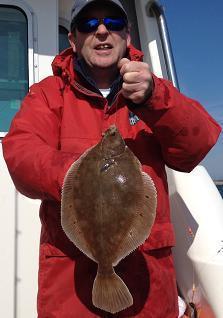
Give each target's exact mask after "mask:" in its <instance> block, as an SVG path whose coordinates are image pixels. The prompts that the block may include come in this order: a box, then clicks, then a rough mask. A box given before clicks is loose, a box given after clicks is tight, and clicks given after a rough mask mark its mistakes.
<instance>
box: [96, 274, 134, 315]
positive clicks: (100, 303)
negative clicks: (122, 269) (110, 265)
mask: <svg viewBox="0 0 223 318" xmlns="http://www.w3.org/2000/svg"><path fill="white" fill-rule="evenodd" d="M92 301H93V304H94V306H95V307H98V308H100V309H102V310H105V311H107V312H110V313H112V314H114V313H116V312H118V311H121V310H123V309H125V308H127V307H130V306H131V305H132V304H133V298H132V295H131V294H130V292H129V290H128V287H127V286H126V285H125V283H124V282H123V280H122V279H121V278H120V277H119V276H118V275H117V274H116V273H115V272H113V273H112V274H110V275H105V274H101V273H97V276H96V278H95V281H94V285H93V290H92Z"/></svg>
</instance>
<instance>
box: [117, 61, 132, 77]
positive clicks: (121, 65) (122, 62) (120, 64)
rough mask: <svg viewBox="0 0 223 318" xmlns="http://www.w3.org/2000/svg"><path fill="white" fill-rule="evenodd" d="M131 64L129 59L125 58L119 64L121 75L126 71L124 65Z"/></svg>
mask: <svg viewBox="0 0 223 318" xmlns="http://www.w3.org/2000/svg"><path fill="white" fill-rule="evenodd" d="M128 63H130V60H129V59H127V58H126V57H123V58H122V59H121V60H120V61H119V62H118V68H119V69H120V74H121V75H123V74H124V72H125V70H124V67H123V66H124V65H125V64H128Z"/></svg>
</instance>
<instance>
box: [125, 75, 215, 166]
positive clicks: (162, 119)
mask: <svg viewBox="0 0 223 318" xmlns="http://www.w3.org/2000/svg"><path fill="white" fill-rule="evenodd" d="M153 80H154V89H153V93H152V96H151V97H150V98H149V99H148V100H147V101H146V103H145V104H143V105H141V106H137V105H134V106H133V107H132V111H133V112H134V113H135V114H136V115H137V116H138V117H139V118H140V119H141V120H143V121H144V122H145V123H146V124H147V125H148V126H149V127H150V128H151V129H152V131H153V133H154V135H155V137H156V138H157V140H158V142H159V144H160V147H161V151H162V156H163V158H164V161H165V164H166V165H167V166H169V167H170V168H172V169H175V170H178V171H184V172H190V171H191V170H193V168H194V167H195V166H196V165H197V164H198V163H199V162H200V161H201V160H202V159H203V158H204V157H205V155H206V154H207V153H208V151H209V150H210V149H211V148H212V147H213V146H214V144H215V143H216V141H217V139H218V136H219V134H220V132H221V127H220V126H219V125H218V124H217V122H216V121H215V120H214V119H213V118H212V117H211V116H210V115H209V114H208V113H207V112H206V111H205V109H204V108H203V107H202V106H201V105H200V104H199V103H198V102H196V101H195V100H192V99H190V98H188V97H186V96H184V95H183V94H181V93H180V92H179V91H178V90H177V89H176V88H175V87H173V85H172V83H171V82H169V81H167V80H164V79H160V78H157V77H156V76H155V75H153ZM130 107H131V106H130Z"/></svg>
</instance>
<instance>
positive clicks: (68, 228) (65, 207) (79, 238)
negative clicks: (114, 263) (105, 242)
mask: <svg viewBox="0 0 223 318" xmlns="http://www.w3.org/2000/svg"><path fill="white" fill-rule="evenodd" d="M92 148H94V146H93V147H91V148H89V149H87V150H86V151H85V152H84V153H83V154H82V155H81V156H80V157H79V159H77V160H76V161H75V162H74V163H73V164H72V165H71V166H70V168H69V169H68V171H67V173H66V176H65V178H64V183H63V188H62V198H61V226H62V229H63V231H64V232H65V234H66V235H67V237H68V238H69V239H70V240H71V242H73V243H74V244H75V245H76V246H77V247H78V248H79V250H81V251H82V252H83V253H84V254H85V255H87V256H88V257H89V258H91V259H92V260H93V261H95V262H96V260H95V258H94V257H93V255H92V253H91V251H90V248H89V246H88V245H87V242H86V240H85V238H84V234H83V233H82V231H81V227H80V225H79V223H78V219H77V218H76V213H75V207H74V201H73V195H74V191H73V187H74V183H76V182H78V180H76V179H75V176H76V174H77V171H78V168H79V166H80V164H81V161H82V160H83V158H84V157H85V156H86V155H87V154H88V152H89V151H90V150H91V149H92Z"/></svg>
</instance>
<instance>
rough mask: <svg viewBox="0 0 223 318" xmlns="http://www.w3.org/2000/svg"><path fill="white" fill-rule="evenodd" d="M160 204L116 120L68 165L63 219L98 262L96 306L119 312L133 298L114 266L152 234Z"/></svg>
mask: <svg viewBox="0 0 223 318" xmlns="http://www.w3.org/2000/svg"><path fill="white" fill-rule="evenodd" d="M156 206H157V193H156V188H155V185H154V183H153V181H152V179H151V177H149V176H148V175H147V174H146V173H144V172H142V168H141V164H140V162H139V160H138V159H137V158H136V157H135V155H134V154H133V153H132V151H131V150H130V149H129V148H128V147H127V146H126V144H125V142H124V140H123V138H122V137H121V135H120V133H119V131H118V130H117V128H116V127H115V126H114V125H112V126H111V127H110V128H109V129H108V130H107V131H106V132H105V134H104V136H103V138H102V140H101V141H100V142H99V143H98V144H97V145H95V146H94V147H92V148H90V149H89V150H87V151H86V152H85V153H84V154H83V155H82V156H81V157H80V158H79V159H78V160H77V161H75V162H74V163H73V165H72V166H71V167H70V169H69V170H68V172H67V174H66V177H65V179H64V185H63V191H62V202H61V224H62V227H63V230H64V232H65V233H66V235H67V236H68V238H69V239H70V240H71V241H72V242H73V243H74V244H75V245H76V246H77V247H78V248H79V249H80V250H81V251H82V252H83V253H84V254H86V255H87V256H88V257H89V258H91V259H92V260H94V261H95V262H96V263H97V264H98V271H97V275H96V278H95V281H94V285H93V289H92V301H93V304H94V306H96V307H98V308H101V309H102V310H105V311H107V312H111V313H116V312H118V311H121V310H123V309H125V308H127V307H129V306H131V305H132V304H133V301H134V300H133V299H132V296H131V294H130V292H129V290H128V287H127V286H126V285H125V283H124V282H123V281H122V280H121V278H120V277H119V276H118V275H117V274H116V273H115V271H114V266H116V265H117V264H118V263H119V261H120V260H121V259H123V258H124V257H126V256H127V255H128V254H130V253H131V252H132V251H134V250H135V249H136V248H137V247H138V246H139V245H141V244H142V243H144V241H145V239H146V238H147V237H148V236H149V234H150V231H151V228H152V225H153V223H154V219H155V215H156Z"/></svg>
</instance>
